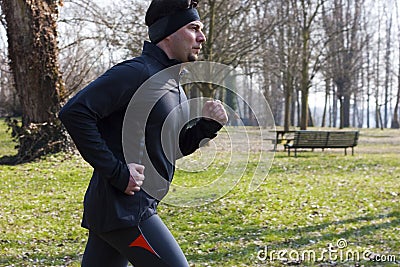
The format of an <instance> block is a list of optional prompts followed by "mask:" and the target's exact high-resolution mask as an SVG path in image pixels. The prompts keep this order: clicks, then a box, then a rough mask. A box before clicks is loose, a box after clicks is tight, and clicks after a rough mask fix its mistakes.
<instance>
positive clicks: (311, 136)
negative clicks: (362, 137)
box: [284, 130, 359, 157]
mask: <svg viewBox="0 0 400 267" xmlns="http://www.w3.org/2000/svg"><path fill="white" fill-rule="evenodd" d="M358 135H359V132H358V131H307V130H303V131H296V132H295V133H294V137H293V140H291V141H290V142H289V143H287V144H285V145H284V146H285V149H287V151H288V156H290V150H292V149H294V156H295V157H296V156H297V149H299V148H311V149H312V150H314V148H322V150H324V149H325V148H344V153H345V155H347V148H349V147H351V149H352V153H351V154H352V155H354V147H355V146H356V145H357V143H358Z"/></svg>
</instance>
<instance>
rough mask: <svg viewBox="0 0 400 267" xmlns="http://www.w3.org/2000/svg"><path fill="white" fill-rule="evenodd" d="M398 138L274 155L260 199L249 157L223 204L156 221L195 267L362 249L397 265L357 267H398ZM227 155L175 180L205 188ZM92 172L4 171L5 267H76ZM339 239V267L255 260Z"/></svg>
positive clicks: (170, 209) (1, 232) (4, 140)
mask: <svg viewBox="0 0 400 267" xmlns="http://www.w3.org/2000/svg"><path fill="white" fill-rule="evenodd" d="M4 131H5V127H4V126H3V125H2V124H1V122H0V152H1V153H0V156H1V155H10V154H12V153H15V150H14V149H13V144H12V142H11V141H10V139H9V137H8V134H4ZM399 137H400V131H396V130H385V131H383V132H381V131H378V130H363V131H362V132H361V139H360V144H359V146H358V147H356V153H355V156H344V155H343V151H342V150H332V151H329V150H328V151H325V152H321V151H315V152H300V153H299V156H298V157H297V158H293V157H290V158H289V157H287V155H286V153H285V152H282V151H280V152H277V153H276V155H275V159H274V161H273V164H272V167H271V170H270V173H269V175H268V177H267V179H266V180H265V181H264V183H263V184H262V185H261V186H260V187H259V188H258V189H257V190H256V191H254V192H248V190H247V187H246V186H245V185H246V184H248V183H249V180H250V179H251V178H252V173H253V172H254V168H255V166H256V163H257V162H256V161H255V160H254V157H250V162H249V163H247V161H246V159H247V157H244V159H243V164H246V163H247V166H248V168H247V169H246V171H245V172H244V177H243V178H242V180H241V181H240V182H239V184H238V185H236V186H235V187H234V189H233V190H232V191H230V192H229V193H227V194H226V195H224V196H223V197H222V198H219V199H218V200H216V201H214V202H212V203H210V204H207V205H203V206H197V207H190V208H182V207H176V206H170V205H165V204H164V205H160V207H159V214H160V216H161V217H162V219H163V220H164V222H165V223H166V224H167V226H168V227H169V228H170V229H171V231H172V233H173V234H174V236H175V237H176V239H177V240H178V242H179V244H180V245H181V247H182V249H183V251H184V253H185V254H186V256H187V258H188V260H189V262H190V263H191V265H192V266H282V265H297V266H355V265H356V262H355V261H352V260H351V261H347V262H345V261H340V258H339V257H340V252H342V254H343V253H345V252H359V253H361V252H363V251H368V252H373V253H376V254H379V255H382V256H385V257H389V256H390V255H394V256H395V257H396V260H397V262H373V261H366V260H363V259H362V260H361V261H360V265H364V266H398V265H399V263H400V254H399V253H400V209H399V208H400V204H399V199H400V164H399V163H400V142H397V140H399ZM393 140H394V141H393ZM228 154H229V153H221V154H218V156H217V157H216V160H215V162H213V164H212V165H210V166H208V168H207V170H206V171H203V172H197V173H196V172H192V173H188V172H186V171H182V170H178V171H177V173H176V181H177V183H180V184H181V185H184V186H193V185H195V184H196V183H195V181H199V182H198V183H197V185H204V180H201V179H202V177H204V179H210V177H213V176H218V175H220V174H221V172H222V171H223V169H224V168H226V166H227V161H228V160H227V159H228V158H229V155H228ZM90 174H91V169H90V167H89V166H88V165H87V164H86V163H85V162H83V161H82V159H81V158H80V157H79V156H76V155H72V156H71V155H65V154H58V155H54V156H49V157H47V158H45V159H42V160H38V161H36V162H32V163H28V164H21V165H17V166H0V196H1V200H0V266H80V264H79V260H80V257H81V255H82V253H83V250H84V246H85V242H86V235H87V232H86V230H84V229H82V228H80V220H81V213H82V200H83V194H84V191H85V189H86V186H87V184H88V181H89V178H90ZM200 180H201V181H200ZM193 197H195V196H193ZM341 239H344V240H346V241H347V247H346V248H344V249H342V250H340V249H338V248H337V247H331V249H333V250H335V249H336V251H337V253H336V254H335V255H336V256H337V258H338V259H337V260H336V261H328V260H325V261H322V262H321V261H320V262H314V261H300V262H296V261H289V262H288V261H285V260H277V259H275V260H274V261H270V260H268V259H266V260H260V259H257V255H259V256H264V254H262V253H261V252H262V251H263V250H266V248H267V253H269V255H271V254H270V253H271V251H272V250H275V251H281V252H282V251H283V250H288V252H291V253H292V254H291V255H292V258H296V257H295V256H296V253H299V254H301V253H302V252H307V251H314V252H315V253H316V254H317V256H319V255H321V253H322V251H323V250H324V249H327V248H328V246H329V244H332V246H333V245H337V241H338V240H341ZM260 253H261V254H260ZM335 255H334V256H335ZM272 256H273V257H275V258H276V257H277V254H272ZM286 256H287V255H286ZM325 256H326V257H328V254H326V255H325ZM390 260H393V258H390Z"/></svg>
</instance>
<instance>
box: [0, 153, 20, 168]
mask: <svg viewBox="0 0 400 267" xmlns="http://www.w3.org/2000/svg"><path fill="white" fill-rule="evenodd" d="M19 163H20V162H19V158H18V155H12V156H2V157H0V165H8V166H14V165H17V164H19Z"/></svg>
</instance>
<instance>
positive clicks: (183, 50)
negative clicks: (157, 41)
mask: <svg viewBox="0 0 400 267" xmlns="http://www.w3.org/2000/svg"><path fill="white" fill-rule="evenodd" d="M203 27H204V26H203V23H201V22H200V21H192V22H190V23H188V24H186V25H185V26H183V27H182V28H180V29H179V30H178V31H176V32H174V33H173V34H171V35H170V36H169V38H170V41H171V43H170V44H171V46H170V49H171V53H172V56H173V58H174V59H178V60H180V61H182V62H189V61H196V60H197V58H198V56H199V53H200V49H201V46H202V43H204V42H205V41H206V37H205V36H204V33H203V32H202V30H203Z"/></svg>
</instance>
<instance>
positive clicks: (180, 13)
mask: <svg viewBox="0 0 400 267" xmlns="http://www.w3.org/2000/svg"><path fill="white" fill-rule="evenodd" d="M197 2H198V1H193V0H189V1H188V0H153V1H152V2H151V4H150V6H149V8H148V10H147V12H146V25H147V26H148V27H149V37H150V41H151V42H152V43H155V44H156V43H158V42H160V41H161V40H163V39H164V38H165V37H167V36H169V35H171V34H172V33H174V32H176V31H177V30H179V29H180V28H182V27H183V26H185V25H186V24H188V23H190V22H192V21H196V20H200V16H199V13H198V12H197V9H196V6H197Z"/></svg>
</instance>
